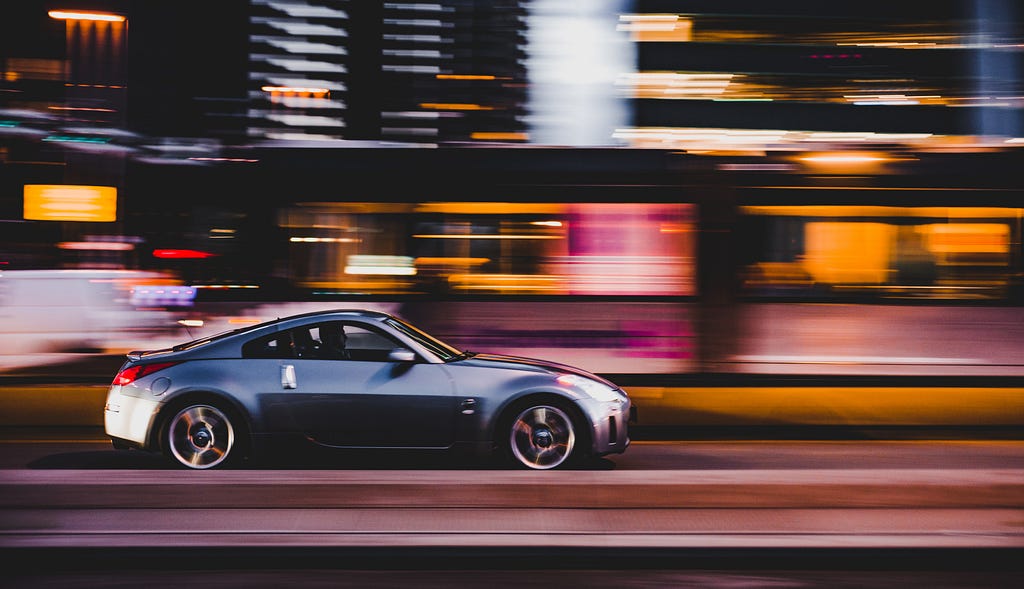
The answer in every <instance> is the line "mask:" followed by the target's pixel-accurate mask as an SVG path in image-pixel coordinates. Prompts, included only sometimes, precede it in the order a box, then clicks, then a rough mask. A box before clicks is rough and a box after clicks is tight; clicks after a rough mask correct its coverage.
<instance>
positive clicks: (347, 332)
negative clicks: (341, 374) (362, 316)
mask: <svg viewBox="0 0 1024 589" xmlns="http://www.w3.org/2000/svg"><path fill="white" fill-rule="evenodd" d="M298 331H301V332H303V333H301V334H299V335H298V336H297V337H296V338H295V339H296V351H297V352H298V354H299V357H300V358H316V359H319V360H359V361H363V362H387V361H388V353H389V352H390V351H391V350H392V349H394V348H397V347H400V346H401V344H400V343H399V342H398V341H396V340H394V339H392V338H390V337H388V336H387V335H384V334H383V333H379V332H377V331H374V330H372V329H369V328H366V327H363V326H360V325H354V324H351V323H345V322H343V321H328V322H325V323H318V324H316V325H313V326H310V327H307V328H302V329H301V330H298ZM309 340H311V343H307V342H308V341H309ZM306 346H311V348H310V349H311V350H312V351H311V352H308V353H307V352H304V351H303V350H304V349H305V348H306Z"/></svg>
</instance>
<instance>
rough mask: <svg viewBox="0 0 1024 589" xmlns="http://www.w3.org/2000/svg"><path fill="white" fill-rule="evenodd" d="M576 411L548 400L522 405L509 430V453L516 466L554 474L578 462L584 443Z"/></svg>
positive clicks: (506, 437)
mask: <svg viewBox="0 0 1024 589" xmlns="http://www.w3.org/2000/svg"><path fill="white" fill-rule="evenodd" d="M573 413H574V412H573V411H572V410H571V409H569V408H568V407H567V406H566V405H565V404H564V403H562V402H557V401H551V400H544V401H536V402H532V403H527V404H524V405H520V406H519V407H517V408H516V409H515V410H514V411H513V412H512V415H513V417H512V420H511V421H510V422H508V425H507V427H506V428H505V430H504V431H505V450H506V454H507V456H508V458H509V459H510V460H511V461H512V463H513V464H514V465H515V466H518V467H520V468H529V469H534V470H550V469H553V468H559V467H564V466H568V465H570V464H573V463H575V462H577V461H578V459H579V456H580V455H581V454H582V453H583V448H582V445H581V444H582V442H584V439H583V437H582V436H580V435H578V433H577V426H576V423H577V422H576V421H574V420H573V418H572V415H573Z"/></svg>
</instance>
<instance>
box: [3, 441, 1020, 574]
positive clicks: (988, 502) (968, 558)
mask: <svg viewBox="0 0 1024 589" xmlns="http://www.w3.org/2000/svg"><path fill="white" fill-rule="evenodd" d="M0 549H2V550H0V558H2V559H3V560H4V561H5V562H4V566H5V569H6V570H7V571H8V573H7V575H6V577H5V581H4V582H3V583H0V585H2V586H12V587H29V586H32V587H40V586H42V587H46V586H54V587H56V586H60V587H68V586H76V587H86V586H89V587H93V586H95V587H100V586H104V587H106V586H112V585H113V586H129V585H132V586H135V584H136V583H139V584H141V583H145V584H147V585H151V586H156V587H163V586H166V587H171V586H180V584H182V583H189V584H193V585H198V586H202V587H207V586H212V587H242V586H247V587H248V586H283V585H292V584H295V583H301V584H302V585H305V586H313V587H316V586H321V585H323V586H326V585H330V586H344V587H354V586H369V585H372V586H385V587H400V586H409V585H410V584H413V585H416V586H418V587H440V586H446V587H448V586H481V587H483V586H486V587H513V586H515V587H532V586H540V585H544V586H550V584H552V583H556V584H557V583H563V584H568V585H573V586H593V587H611V586H616V587H624V586H639V587H647V586H662V585H670V586H682V587H736V586H753V587H760V586H771V587H897V586H906V585H908V584H910V585H913V586H918V585H929V586H932V587H938V588H942V587H1002V586H1017V585H1020V584H1021V581H1022V580H1024V564H1022V563H1024V558H1022V557H1024V441H1020V440H998V439H994V440H993V439H990V440H964V439H958V440H949V439H946V440H926V439H918V440H804V441H799V440H676V441H654V440H650V441H647V440H641V441H637V442H635V443H634V444H633V445H632V446H631V447H630V448H629V450H628V451H627V452H626V454H624V455H621V456H615V457H613V458H611V459H607V460H602V461H598V462H595V463H594V464H591V465H588V467H587V468H584V469H578V470H572V471H557V472H526V471H518V470H513V469H508V468H504V467H501V466H499V465H496V464H494V463H491V462H486V461H472V460H470V461H465V460H464V459H463V458H462V457H448V456H442V455H429V456H423V455H416V454H403V453H397V454H396V453H390V454H379V453H378V454H373V455H368V456H364V455H355V456H353V455H348V456H343V457H338V458H334V459H328V458H327V457H324V456H317V457H297V456H279V457H275V458H274V459H273V460H270V461H265V462H262V463H259V464H251V465H248V466H246V467H244V468H240V469H237V470H231V471H208V472H207V471H204V472H192V471H184V470H178V469H175V468H171V467H170V466H169V465H168V463H166V462H164V461H163V460H162V459H161V458H160V457H158V456H153V455H148V454H143V453H139V452H134V451H131V452H125V451H115V450H113V449H112V447H111V446H110V445H109V442H107V441H106V440H105V439H104V438H103V436H102V432H101V431H98V430H96V429H95V428H80V429H67V428H61V429H38V428H24V429H7V430H0ZM33 563H45V564H39V565H37V564H33Z"/></svg>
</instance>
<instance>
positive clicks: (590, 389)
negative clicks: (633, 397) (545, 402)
mask: <svg viewBox="0 0 1024 589" xmlns="http://www.w3.org/2000/svg"><path fill="white" fill-rule="evenodd" d="M558 383H559V384H562V385H565V386H573V387H576V388H578V389H582V390H583V392H585V393H586V394H588V395H590V396H591V397H593V398H594V399H595V400H597V401H601V402H602V403H613V402H616V401H621V400H622V393H620V392H619V391H617V390H615V389H613V388H612V387H610V386H608V385H605V384H602V383H599V382H597V381H596V380H590V379H589V378H585V377H582V376H579V375H576V374H563V375H561V376H559V377H558Z"/></svg>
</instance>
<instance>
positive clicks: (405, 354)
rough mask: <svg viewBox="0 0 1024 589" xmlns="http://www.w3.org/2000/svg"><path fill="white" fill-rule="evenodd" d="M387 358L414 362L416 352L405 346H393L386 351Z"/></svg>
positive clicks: (395, 360)
mask: <svg viewBox="0 0 1024 589" xmlns="http://www.w3.org/2000/svg"><path fill="white" fill-rule="evenodd" d="M388 360H389V361H391V362H414V361H415V360H416V353H415V352H413V351H412V350H410V349H407V348H395V349H393V350H391V351H390V352H388Z"/></svg>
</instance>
